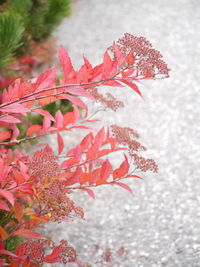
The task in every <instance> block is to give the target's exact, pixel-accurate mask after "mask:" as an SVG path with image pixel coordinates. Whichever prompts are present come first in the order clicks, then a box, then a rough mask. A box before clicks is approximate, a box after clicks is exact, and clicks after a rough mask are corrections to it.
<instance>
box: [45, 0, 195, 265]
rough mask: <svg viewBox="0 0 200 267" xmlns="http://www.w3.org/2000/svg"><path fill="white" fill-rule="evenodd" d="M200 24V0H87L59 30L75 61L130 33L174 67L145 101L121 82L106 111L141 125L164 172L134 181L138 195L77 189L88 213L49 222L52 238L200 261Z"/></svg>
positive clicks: (131, 257)
mask: <svg viewBox="0 0 200 267" xmlns="http://www.w3.org/2000/svg"><path fill="white" fill-rule="evenodd" d="M199 29H200V1H199V0H176V1H174V0H151V1H150V0H126V1H118V0H100V1H98V0H80V1H76V3H75V5H74V11H73V14H72V15H71V17H69V18H67V19H66V20H65V21H64V22H63V24H62V25H60V26H59V28H58V29H57V30H56V32H55V33H54V36H56V37H57V38H58V44H63V45H64V46H65V47H66V48H67V50H68V51H69V53H70V55H71V56H72V59H73V61H74V63H75V65H76V66H79V65H80V64H81V62H82V59H81V58H82V55H83V54H84V55H85V56H86V57H87V58H89V59H90V60H91V62H92V63H95V64H96V63H98V62H100V61H101V58H102V54H103V52H104V50H105V48H106V47H107V46H109V45H110V44H112V42H113V40H116V39H118V38H119V37H121V36H122V35H123V33H124V32H129V33H131V34H134V35H137V36H145V37H146V38H147V39H149V40H150V41H151V42H152V44H153V45H154V47H155V48H156V49H158V50H160V51H161V52H162V54H163V56H164V58H165V60H166V62H167V63H168V65H169V67H170V68H171V70H172V71H171V77H170V78H169V79H166V80H160V81H146V82H145V83H144V85H143V86H142V93H143V95H144V98H145V100H142V99H140V98H139V97H138V96H136V95H135V94H134V92H133V91H132V90H131V89H128V88H124V89H120V90H118V89H116V90H115V91H116V95H117V96H118V97H120V98H121V99H122V100H124V102H125V103H126V107H125V109H123V110H120V112H119V113H112V112H109V113H105V114H102V115H101V119H103V124H104V125H107V124H109V123H117V124H120V125H122V126H129V127H133V128H135V129H137V130H138V131H139V133H140V134H141V136H142V141H143V144H144V145H146V146H147V147H148V148H149V151H148V152H147V155H148V156H150V157H153V158H154V159H155V160H156V161H157V162H158V163H159V174H158V175H152V174H151V173H150V174H147V175H146V176H145V180H144V181H129V185H131V187H132V188H133V189H134V194H133V195H131V194H128V193H127V192H126V191H124V190H123V189H120V188H113V187H112V188H110V187H101V188H97V189H96V190H95V193H96V200H92V199H90V198H89V197H88V196H86V194H85V193H84V192H79V193H77V194H76V195H75V199H76V200H77V202H78V203H79V204H80V205H82V206H83V207H84V208H85V217H86V220H85V221H81V220H78V219H77V220H74V221H73V222H70V223H61V224H59V225H56V224H51V225H50V226H49V229H48V231H49V232H52V234H53V236H54V239H55V240H60V239H62V238H66V239H67V240H69V241H70V242H71V243H72V244H73V245H74V246H76V247H77V249H78V251H79V253H80V258H82V259H84V260H86V261H88V262H94V261H95V260H94V258H95V257H92V256H91V255H90V252H91V250H92V246H93V245H94V244H98V245H99V246H100V247H102V248H107V247H109V248H111V249H114V250H116V249H117V248H119V247H120V246H125V247H126V248H127V250H128V253H127V255H126V256H124V257H122V258H121V259H120V260H119V261H118V262H117V258H116V260H115V261H114V262H115V263H113V265H112V266H120V267H151V266H152V267H154V266H155V267H159V266H167V267H176V266H177V267H179V266H180V267H199V266H200V205H199V202H200V195H199V192H200V181H199V177H200V167H199V166H200V149H199V140H200V123H199V112H200V98H199V89H200V88H199V83H200V76H199V72H200V65H199V60H200V58H199V55H200V53H199V51H200V35H199ZM112 90H113V89H112ZM124 92H125V93H124ZM79 135H80V134H77V135H75V137H74V138H73V139H70V138H69V137H66V141H67V140H68V142H69V143H71V144H72V143H74V142H75V139H76V138H78V137H79ZM97 258H98V257H97ZM98 259H99V258H98ZM55 266H62V265H55ZM71 266H74V265H73V264H72V265H71ZM92 266H93V267H97V266H103V265H102V264H99V265H98V264H97V263H94V264H93V265H92Z"/></svg>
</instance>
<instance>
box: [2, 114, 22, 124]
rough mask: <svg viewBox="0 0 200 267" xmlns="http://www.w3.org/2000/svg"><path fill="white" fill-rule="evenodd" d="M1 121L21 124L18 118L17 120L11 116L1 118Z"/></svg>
mask: <svg viewBox="0 0 200 267" xmlns="http://www.w3.org/2000/svg"><path fill="white" fill-rule="evenodd" d="M0 121H3V122H8V123H19V122H20V120H18V119H17V118H15V117H13V116H11V115H6V116H2V117H0Z"/></svg>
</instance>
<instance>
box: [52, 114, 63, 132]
mask: <svg viewBox="0 0 200 267" xmlns="http://www.w3.org/2000/svg"><path fill="white" fill-rule="evenodd" d="M55 120H56V121H55V124H54V127H57V128H62V127H63V114H62V112H61V111H60V110H58V111H57V112H56V115H55Z"/></svg>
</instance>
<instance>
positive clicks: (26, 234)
mask: <svg viewBox="0 0 200 267" xmlns="http://www.w3.org/2000/svg"><path fill="white" fill-rule="evenodd" d="M13 235H14V236H24V237H27V238H36V239H37V238H42V235H41V234H39V233H37V232H34V231H32V230H29V229H23V228H22V229H19V230H17V231H15V232H14V234H13Z"/></svg>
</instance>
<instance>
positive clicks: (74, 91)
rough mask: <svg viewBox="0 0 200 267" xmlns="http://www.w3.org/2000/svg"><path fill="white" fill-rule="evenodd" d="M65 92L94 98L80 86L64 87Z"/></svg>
mask: <svg viewBox="0 0 200 267" xmlns="http://www.w3.org/2000/svg"><path fill="white" fill-rule="evenodd" d="M65 92H66V93H70V94H73V95H77V96H85V97H87V98H89V99H92V100H94V97H93V96H92V95H91V94H90V93H88V91H86V90H85V89H84V88H82V87H81V86H73V87H66V88H65Z"/></svg>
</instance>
